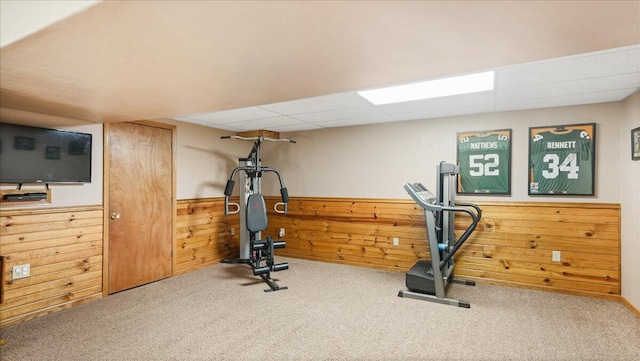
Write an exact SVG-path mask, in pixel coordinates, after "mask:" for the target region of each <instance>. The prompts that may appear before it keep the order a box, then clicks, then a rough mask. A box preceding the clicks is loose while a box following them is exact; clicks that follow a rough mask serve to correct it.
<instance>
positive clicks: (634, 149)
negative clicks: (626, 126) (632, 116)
mask: <svg viewBox="0 0 640 361" xmlns="http://www.w3.org/2000/svg"><path fill="white" fill-rule="evenodd" d="M631 160H640V127H637V128H636V129H631Z"/></svg>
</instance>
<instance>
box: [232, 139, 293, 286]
mask: <svg viewBox="0 0 640 361" xmlns="http://www.w3.org/2000/svg"><path fill="white" fill-rule="evenodd" d="M221 138H222V139H241V140H252V141H254V143H253V148H252V149H251V152H249V156H248V157H247V158H240V160H239V163H240V165H239V167H237V168H235V169H234V170H233V172H231V175H230V176H229V180H228V181H227V185H226V187H225V189H224V214H225V215H229V214H236V213H240V230H239V232H240V257H239V258H236V259H225V260H223V261H222V262H223V263H232V264H248V265H250V266H251V268H252V269H253V274H254V275H255V276H260V277H261V278H262V280H263V281H264V282H266V283H267V284H268V285H269V289H266V290H265V292H271V291H278V290H284V289H287V287H280V286H278V284H277V283H276V282H275V281H274V280H273V279H272V278H271V272H277V271H284V270H286V269H289V264H288V263H286V262H285V263H275V260H274V250H275V249H278V248H285V246H286V242H284V241H277V242H276V241H275V240H274V239H273V237H271V236H268V237H267V239H266V240H263V239H262V237H261V232H262V231H264V230H265V229H267V226H268V219H267V207H266V204H265V201H264V197H263V196H262V193H261V180H262V175H263V174H264V173H268V172H272V173H275V174H276V175H277V176H278V180H279V182H280V195H281V196H282V202H278V203H276V204H275V205H274V210H275V211H276V212H277V213H282V214H286V213H287V202H289V194H288V192H287V188H285V186H284V182H283V181H282V177H281V176H280V173H279V172H278V171H277V170H276V169H274V168H270V167H265V166H262V165H261V164H260V162H261V160H260V145H261V144H262V142H263V141H265V140H266V141H271V142H289V143H295V141H293V140H289V139H273V138H266V137H264V136H263V135H259V136H256V137H243V136H238V135H232V136H224V137H221ZM236 174H240V184H241V188H240V197H239V198H240V199H239V202H238V203H230V202H229V197H230V196H231V193H232V192H233V187H234V185H235V180H234V178H235V176H236ZM230 207H235V209H233V210H232V209H230Z"/></svg>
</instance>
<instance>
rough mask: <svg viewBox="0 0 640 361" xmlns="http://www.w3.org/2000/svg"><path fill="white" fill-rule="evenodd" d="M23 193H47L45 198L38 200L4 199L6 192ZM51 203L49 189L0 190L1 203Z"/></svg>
mask: <svg viewBox="0 0 640 361" xmlns="http://www.w3.org/2000/svg"><path fill="white" fill-rule="evenodd" d="M25 193H47V198H46V199H40V200H24V199H16V200H13V199H4V196H5V195H6V194H25ZM45 203H51V189H33V188H27V189H2V190H0V204H2V205H9V204H11V205H18V204H19V205H36V204H45Z"/></svg>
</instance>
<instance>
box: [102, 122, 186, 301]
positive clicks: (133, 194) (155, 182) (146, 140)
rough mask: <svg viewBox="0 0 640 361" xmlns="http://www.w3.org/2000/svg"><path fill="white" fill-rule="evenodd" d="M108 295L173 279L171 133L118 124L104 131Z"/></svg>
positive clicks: (157, 129)
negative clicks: (114, 216) (106, 146)
mask: <svg viewBox="0 0 640 361" xmlns="http://www.w3.org/2000/svg"><path fill="white" fill-rule="evenodd" d="M107 135H108V139H109V141H108V143H109V149H108V151H109V212H112V213H117V214H119V218H117V219H110V221H109V259H108V263H109V264H108V268H109V293H113V292H118V291H121V290H124V289H128V288H131V287H135V286H139V285H142V284H145V283H149V282H153V281H157V280H159V279H162V278H166V277H170V276H171V275H172V273H173V272H172V248H173V217H174V215H173V214H172V213H173V207H172V194H173V191H172V189H173V184H172V179H173V167H172V154H173V151H172V140H173V135H172V131H171V130H169V129H161V128H156V127H154V126H148V125H142V124H131V123H118V124H111V125H110V126H109V129H108V133H107Z"/></svg>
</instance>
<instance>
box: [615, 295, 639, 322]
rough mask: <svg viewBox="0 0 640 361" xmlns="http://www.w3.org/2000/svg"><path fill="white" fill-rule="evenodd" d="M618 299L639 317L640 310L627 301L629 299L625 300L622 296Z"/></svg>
mask: <svg viewBox="0 0 640 361" xmlns="http://www.w3.org/2000/svg"><path fill="white" fill-rule="evenodd" d="M620 301H622V304H623V305H625V306H627V308H628V309H630V310H631V312H633V313H635V314H636V316H637V317H638V318H640V310H639V309H638V308H637V307H636V306H634V305H633V304H632V303H631V302H629V300H627V299H626V298H625V297H624V296H620Z"/></svg>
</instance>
